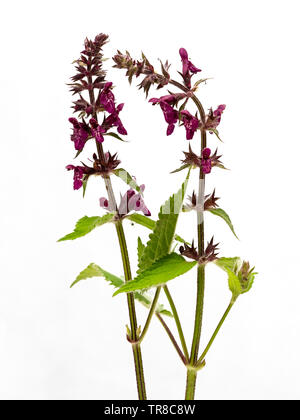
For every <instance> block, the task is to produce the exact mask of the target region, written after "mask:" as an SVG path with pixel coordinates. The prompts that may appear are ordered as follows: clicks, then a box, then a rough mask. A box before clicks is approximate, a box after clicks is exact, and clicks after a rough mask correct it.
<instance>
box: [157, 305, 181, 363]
mask: <svg viewBox="0 0 300 420" xmlns="http://www.w3.org/2000/svg"><path fill="white" fill-rule="evenodd" d="M155 315H156V316H157V318H158V319H159V321H160V323H161V324H162V326H163V327H164V329H165V330H166V333H167V334H168V336H169V338H170V340H171V342H172V344H173V345H174V347H175V350H176V351H177V353H178V355H179V357H180V359H181V360H182V362H183V364H184V365H186V364H187V363H188V359H186V357H185V356H184V354H183V353H182V351H181V349H180V347H179V345H178V343H177V341H176V339H175V337H174V335H173V334H172V332H171V330H170V328H169V327H168V326H167V324H166V323H165V321H164V320H163V318H162V317H161V316H160V314H159V313H158V312H156V313H155Z"/></svg>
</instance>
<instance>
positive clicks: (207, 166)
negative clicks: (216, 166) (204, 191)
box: [201, 147, 211, 174]
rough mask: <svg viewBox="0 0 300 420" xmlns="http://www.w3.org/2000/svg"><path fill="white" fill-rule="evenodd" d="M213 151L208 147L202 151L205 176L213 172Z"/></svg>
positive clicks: (202, 165) (202, 166)
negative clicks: (211, 156)
mask: <svg viewBox="0 0 300 420" xmlns="http://www.w3.org/2000/svg"><path fill="white" fill-rule="evenodd" d="M210 154H211V150H210V149H209V148H208V147H206V148H205V149H203V150H202V156H201V168H202V171H203V173H204V174H209V173H210V172H211V158H210Z"/></svg>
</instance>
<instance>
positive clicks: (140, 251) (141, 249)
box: [138, 237, 146, 263]
mask: <svg viewBox="0 0 300 420" xmlns="http://www.w3.org/2000/svg"><path fill="white" fill-rule="evenodd" d="M145 248H146V246H145V245H144V244H143V242H142V240H141V238H140V237H138V262H139V263H140V261H141V258H142V255H143V253H144V251H145Z"/></svg>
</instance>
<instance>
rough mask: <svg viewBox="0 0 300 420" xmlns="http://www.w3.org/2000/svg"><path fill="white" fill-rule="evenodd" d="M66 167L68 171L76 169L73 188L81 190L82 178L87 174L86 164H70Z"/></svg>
mask: <svg viewBox="0 0 300 420" xmlns="http://www.w3.org/2000/svg"><path fill="white" fill-rule="evenodd" d="M66 169H67V170H68V171H72V170H73V171H74V178H73V180H74V181H73V188H74V190H79V188H81V187H82V185H83V182H82V178H83V176H84V174H86V168H85V167H84V166H74V165H68V166H66Z"/></svg>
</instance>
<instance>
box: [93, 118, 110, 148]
mask: <svg viewBox="0 0 300 420" xmlns="http://www.w3.org/2000/svg"><path fill="white" fill-rule="evenodd" d="M90 125H91V128H92V135H93V137H95V139H96V141H97V142H98V143H103V142H104V137H103V134H104V133H105V132H106V130H105V128H103V127H102V126H101V125H99V124H98V121H96V120H95V118H91V119H90Z"/></svg>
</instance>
